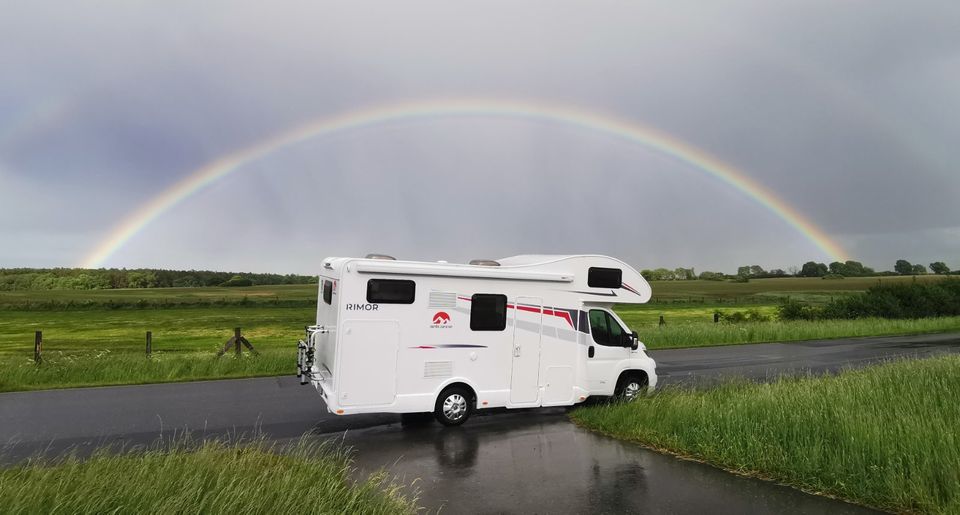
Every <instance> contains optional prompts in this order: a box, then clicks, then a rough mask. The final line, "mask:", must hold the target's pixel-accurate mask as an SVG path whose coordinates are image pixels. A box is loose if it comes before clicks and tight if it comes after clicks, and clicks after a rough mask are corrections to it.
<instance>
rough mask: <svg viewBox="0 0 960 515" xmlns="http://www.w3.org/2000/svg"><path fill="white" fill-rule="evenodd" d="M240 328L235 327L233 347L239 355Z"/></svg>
mask: <svg viewBox="0 0 960 515" xmlns="http://www.w3.org/2000/svg"><path fill="white" fill-rule="evenodd" d="M240 338H241V337H240V328H239V327H234V328H233V349H234V352H235V353H236V354H237V356H239V355H240Z"/></svg>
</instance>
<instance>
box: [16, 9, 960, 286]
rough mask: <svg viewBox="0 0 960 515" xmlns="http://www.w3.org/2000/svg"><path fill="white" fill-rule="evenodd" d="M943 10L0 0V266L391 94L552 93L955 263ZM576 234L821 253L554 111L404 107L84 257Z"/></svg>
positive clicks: (440, 252) (951, 39)
mask: <svg viewBox="0 0 960 515" xmlns="http://www.w3.org/2000/svg"><path fill="white" fill-rule="evenodd" d="M958 27H960V5H958V4H956V3H954V2H917V3H910V4H905V3H902V2H845V3H837V2H828V1H822V2H808V1H804V2H775V3H771V2H762V1H744V2H725V3H723V4H722V5H721V4H717V3H707V4H705V3H703V2H669V3H664V2H633V3H623V2H590V3H574V2H552V1H551V2H546V1H542V2H525V3H522V4H518V3H515V2H475V3H474V2H470V3H456V4H453V3H449V2H439V1H437V2H403V3H393V2H361V3H355V2H350V3H340V2H281V3H277V4H271V5H270V6H269V7H267V6H265V5H264V4H262V3H260V2H247V1H243V2H204V3H202V4H198V3H190V2H180V3H177V2H173V3H170V2H155V3H136V4H132V3H129V2H119V1H115V2H101V3H97V4H83V5H80V4H77V5H73V4H59V5H57V6H56V8H53V7H52V6H51V5H45V4H44V3H43V2H40V3H37V2H21V3H11V5H5V6H4V16H2V17H0V33H2V34H4V44H3V45H0V70H3V73H4V74H3V80H2V81H0V266H72V265H76V264H77V263H80V262H82V261H83V259H84V258H85V256H87V255H89V254H90V253H91V252H92V251H93V249H94V248H95V247H96V246H97V245H98V243H99V242H101V241H103V239H104V238H106V237H107V235H108V234H109V233H110V232H111V231H112V229H113V228H114V227H115V226H116V224H118V223H120V222H121V221H122V220H124V219H125V218H127V217H128V216H129V214H130V213H131V212H132V211H134V210H135V209H137V208H138V207H139V206H141V205H143V204H144V203H145V202H147V201H148V200H149V199H150V198H152V197H153V196H155V195H157V194H158V193H160V192H162V191H163V190H164V189H165V188H167V187H169V186H171V185H172V184H174V183H176V182H177V181H178V180H180V179H182V178H184V177H186V176H187V175H188V174H189V173H190V172H191V171H192V170H195V169H197V168H199V167H201V166H203V165H204V164H205V163H208V162H210V161H212V160H214V159H217V158H218V157H220V156H222V155H226V154H229V153H231V152H234V151H237V150H239V149H242V148H245V147H248V146H250V145H252V144H255V143H257V142H259V141H262V140H264V139H266V138H269V137H271V136H272V135H275V134H277V133H280V132H282V131H284V130H287V129H289V128H290V127H293V126H296V125H299V124H301V123H304V122H306V121H308V120H313V119H319V118H322V117H325V116H332V115H335V114H339V113H344V112H349V111H353V110H359V109H364V108H368V107H370V106H375V105H389V104H395V103H398V102H403V101H411V100H429V99H443V98H461V97H485V98H498V99H510V100H516V101H524V100H527V101H532V102H538V103H551V104H568V105H573V106H577V107H578V108H580V109H584V110H589V111H592V112H597V113H606V114H609V115H614V116H616V117H618V118H622V119H627V120H634V121H636V122H639V123H642V124H645V125H648V126H652V127H656V128H658V129H659V130H661V131H663V132H665V133H668V134H670V135H672V136H673V137H675V138H677V139H679V140H682V141H684V142H686V143H687V144H689V145H692V146H694V147H697V148H700V149H703V150H704V151H706V152H709V153H710V154H712V155H714V156H716V157H718V158H720V159H721V160H723V161H725V162H726V163H728V164H730V165H732V166H734V167H736V168H738V169H740V170H742V171H743V172H744V173H745V174H747V175H748V176H750V177H751V178H753V179H754V180H756V181H757V182H759V183H760V184H762V185H763V186H764V187H766V188H768V189H769V190H771V191H774V192H776V193H777V195H778V196H780V197H781V198H782V199H784V200H785V201H787V202H788V203H789V204H790V205H792V206H794V207H795V208H796V209H797V210H798V211H800V212H801V213H803V214H804V215H805V216H806V217H808V218H809V219H810V220H811V221H812V222H813V223H814V224H816V225H817V226H818V227H820V228H821V229H822V230H823V231H825V232H826V233H827V234H829V235H830V237H831V238H833V239H834V240H835V241H837V242H838V243H839V244H841V245H842V246H843V247H844V248H845V249H846V250H847V251H848V253H849V254H850V255H851V256H852V257H853V258H855V259H860V260H862V261H864V262H865V263H866V264H868V265H872V266H875V267H878V268H890V267H892V263H893V260H895V259H897V258H900V257H904V258H907V259H909V260H911V261H914V262H922V263H928V262H930V261H933V260H945V261H947V262H948V264H950V265H951V266H952V267H954V268H958V267H960V238H958V236H960V202H957V201H956V199H957V198H960V173H958V172H957V170H956V164H955V163H957V162H958V160H960V159H958V158H960V149H958V147H957V145H956V142H957V141H958V140H960V98H958V97H960V93H958V92H960V30H958ZM372 251H376V252H387V253H391V254H395V255H397V256H400V257H409V258H418V259H447V260H451V261H462V260H467V259H470V258H474V257H500V256H505V255H512V254H517V253H542V252H551V253H552V252H558V253H559V252H564V253H565V252H601V253H608V254H612V255H616V256H619V257H622V258H624V259H626V260H628V261H629V262H631V263H633V264H635V265H637V266H638V267H655V266H671V267H672V266H696V267H697V268H698V269H699V270H703V269H720V270H725V271H732V270H733V269H734V268H735V267H736V266H738V265H742V264H761V265H763V266H765V267H768V268H772V267H783V268H786V267H788V266H791V265H797V264H800V263H802V262H803V261H806V260H809V259H816V260H825V261H826V260H829V259H830V257H829V256H827V255H824V254H823V253H822V252H821V251H820V250H819V249H818V248H817V247H816V246H814V245H813V244H812V243H811V242H810V241H809V240H807V239H806V238H805V237H804V236H803V235H802V234H800V233H799V232H797V231H796V230H794V229H793V228H792V227H790V226H789V225H787V224H786V223H785V222H784V221H783V220H781V219H779V218H778V217H777V216H776V215H775V214H773V213H771V212H770V211H768V210H766V209H764V208H763V207H762V206H760V205H759V204H758V203H756V202H754V201H753V200H751V199H749V198H748V197H746V196H745V195H743V194H742V193H741V192H739V191H736V190H735V189H733V188H732V187H731V186H729V185H727V184H724V183H723V182H721V181H719V180H717V179H716V178H713V177H710V176H708V175H706V174H703V173H702V172H700V171H698V170H695V169H694V168H692V167H690V166H686V165H683V164H681V163H678V162H677V161H676V160H671V159H667V158H665V157H664V156H662V155H659V154H657V153H656V152H653V151H651V150H650V149H648V148H644V147H642V146H638V145H635V144H631V143H629V142H626V141H623V140H620V139H617V138H612V137H610V136H605V135H602V134H598V133H596V132H591V131H587V130H584V129H583V128H578V127H575V126H567V125H562V124H548V123H543V122H538V121H536V120H530V119H522V118H516V119H514V118H502V117H489V118H483V117H469V118H434V119H430V118H426V119H418V120H408V121H404V122H402V123H388V124H380V125H375V126H371V127H366V128H362V129H358V130H352V131H348V132H343V133H338V134H334V135H331V136H328V137H323V138H315V139H311V140H308V141H305V142H303V143H301V144H298V145H295V146H292V147H288V148H285V149H283V150H281V151H278V152H275V153H273V154H271V155H269V156H266V157H265V158H264V159H261V160H258V161H256V162H252V163H249V164H247V165H246V166H244V167H243V168H241V169H239V170H238V171H237V172H235V173H234V174H232V175H230V176H228V177H227V178H225V179H223V180H221V181H219V182H218V183H216V184H214V185H212V186H211V187H209V188H207V189H205V190H203V191H201V192H199V193H198V194H197V195H195V196H192V197H190V198H188V199H186V200H184V201H183V202H181V203H180V204H178V205H177V206H176V207H175V208H174V209H172V210H170V211H169V212H167V213H165V214H164V215H163V216H161V217H160V218H159V219H157V220H155V221H154V222H153V223H151V224H149V225H148V226H146V227H145V228H144V229H143V230H142V231H141V232H140V233H138V234H137V235H136V236H135V237H134V238H132V239H131V240H130V241H129V242H128V243H127V244H126V245H125V246H123V247H122V248H121V249H120V250H119V251H118V252H117V253H116V254H114V255H113V256H112V257H111V258H110V259H109V260H108V261H107V263H106V264H107V265H108V266H126V267H136V266H163V267H177V268H212V269H233V270H256V271H278V272H312V271H314V270H315V269H316V266H317V263H319V261H320V259H321V258H322V257H324V256H326V255H354V254H363V253H366V252H372Z"/></svg>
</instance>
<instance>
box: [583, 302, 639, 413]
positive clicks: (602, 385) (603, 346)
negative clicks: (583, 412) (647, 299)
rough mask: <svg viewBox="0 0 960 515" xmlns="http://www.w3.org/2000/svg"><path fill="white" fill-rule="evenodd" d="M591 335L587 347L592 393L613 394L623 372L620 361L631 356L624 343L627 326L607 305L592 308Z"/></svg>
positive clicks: (589, 382) (590, 316)
mask: <svg viewBox="0 0 960 515" xmlns="http://www.w3.org/2000/svg"><path fill="white" fill-rule="evenodd" d="M589 320H590V336H589V338H588V344H589V347H588V348H587V382H588V384H589V385H590V393H592V394H596V395H612V394H613V390H614V388H616V386H617V385H616V381H617V377H618V375H619V370H618V367H619V364H620V362H621V361H623V360H624V359H627V358H629V357H630V352H631V349H630V348H627V347H624V346H623V337H624V334H625V333H626V330H624V329H623V327H621V326H620V323H619V322H617V320H616V319H615V318H614V317H613V315H611V314H610V313H609V312H608V311H607V310H605V309H597V308H594V309H590V311H589Z"/></svg>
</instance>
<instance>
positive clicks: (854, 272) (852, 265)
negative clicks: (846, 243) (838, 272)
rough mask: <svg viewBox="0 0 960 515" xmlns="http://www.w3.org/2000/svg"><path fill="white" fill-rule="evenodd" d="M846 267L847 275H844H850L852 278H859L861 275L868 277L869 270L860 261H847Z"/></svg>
mask: <svg viewBox="0 0 960 515" xmlns="http://www.w3.org/2000/svg"><path fill="white" fill-rule="evenodd" d="M843 265H844V267H845V268H846V269H847V273H846V274H844V275H849V276H851V277H858V276H861V275H867V274H866V272H867V268H865V267H864V266H863V263H861V262H859V261H849V260H848V261H847V262H845V263H844V264H843Z"/></svg>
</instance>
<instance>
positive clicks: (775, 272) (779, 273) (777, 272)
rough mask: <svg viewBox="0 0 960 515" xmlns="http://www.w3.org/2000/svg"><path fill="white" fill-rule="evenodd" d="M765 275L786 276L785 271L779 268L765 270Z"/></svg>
mask: <svg viewBox="0 0 960 515" xmlns="http://www.w3.org/2000/svg"><path fill="white" fill-rule="evenodd" d="M767 275H772V276H773V277H786V276H787V273H786V272H784V271H783V270H782V269H780V268H774V269H773V270H770V271H769V272H767Z"/></svg>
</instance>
